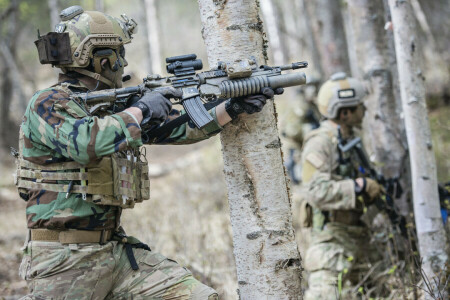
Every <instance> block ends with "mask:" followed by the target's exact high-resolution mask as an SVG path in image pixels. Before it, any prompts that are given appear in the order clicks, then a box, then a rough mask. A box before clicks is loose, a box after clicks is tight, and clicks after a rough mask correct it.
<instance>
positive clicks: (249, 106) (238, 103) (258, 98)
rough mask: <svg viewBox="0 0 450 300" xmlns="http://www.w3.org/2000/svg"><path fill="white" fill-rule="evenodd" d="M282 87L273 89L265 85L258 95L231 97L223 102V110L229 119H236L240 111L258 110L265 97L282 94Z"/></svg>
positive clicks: (261, 106) (260, 108) (262, 104)
mask: <svg viewBox="0 0 450 300" xmlns="http://www.w3.org/2000/svg"><path fill="white" fill-rule="evenodd" d="M283 92H284V89H283V88H277V89H275V90H273V89H272V88H270V87H265V88H263V89H262V90H261V93H260V94H259V95H251V96H247V97H238V98H231V99H229V100H228V101H227V102H226V103H225V110H226V111H227V113H228V114H229V115H230V117H231V119H233V120H234V119H236V118H237V117H238V115H240V114H241V113H244V112H245V113H248V114H253V113H255V112H260V111H261V110H262V109H263V107H264V105H266V101H267V99H270V98H273V96H274V95H281V94H283Z"/></svg>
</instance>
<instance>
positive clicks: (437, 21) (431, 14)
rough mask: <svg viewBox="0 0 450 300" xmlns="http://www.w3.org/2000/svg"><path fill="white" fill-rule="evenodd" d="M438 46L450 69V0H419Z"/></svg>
mask: <svg viewBox="0 0 450 300" xmlns="http://www.w3.org/2000/svg"><path fill="white" fill-rule="evenodd" d="M418 2H419V3H420V8H421V9H422V11H423V13H424V15H425V17H426V21H427V23H428V25H429V28H430V30H431V32H432V33H433V38H434V40H435V41H436V46H437V48H438V50H439V52H440V53H441V55H442V56H443V58H444V60H445V61H446V62H447V64H446V65H447V69H450V51H449V49H450V18H449V17H448V16H449V15H450V2H449V1H448V0H418Z"/></svg>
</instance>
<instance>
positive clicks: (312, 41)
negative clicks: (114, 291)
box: [296, 0, 326, 81]
mask: <svg viewBox="0 0 450 300" xmlns="http://www.w3.org/2000/svg"><path fill="white" fill-rule="evenodd" d="M296 1H297V2H298V5H299V10H298V12H299V13H300V14H301V15H302V16H303V18H301V21H302V26H303V28H304V30H305V31H306V45H307V46H306V49H305V50H306V51H309V53H310V54H311V58H312V64H311V65H310V73H313V74H314V73H316V74H314V75H315V76H318V77H319V78H320V79H321V80H322V81H325V79H326V78H325V72H324V70H323V67H322V59H321V55H320V53H319V45H318V43H319V40H318V38H319V37H318V36H317V35H316V34H313V26H312V22H313V21H312V17H311V11H310V9H309V8H310V6H311V5H307V0H296Z"/></svg>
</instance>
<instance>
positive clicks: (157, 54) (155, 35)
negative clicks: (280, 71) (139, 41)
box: [144, 0, 162, 74]
mask: <svg viewBox="0 0 450 300" xmlns="http://www.w3.org/2000/svg"><path fill="white" fill-rule="evenodd" d="M144 3H145V15H146V21H147V22H146V24H147V39H148V45H149V49H148V50H149V55H148V59H149V61H150V64H149V65H150V66H151V69H150V71H151V74H161V71H162V69H161V46H160V42H159V22H158V14H157V13H156V3H155V0H144Z"/></svg>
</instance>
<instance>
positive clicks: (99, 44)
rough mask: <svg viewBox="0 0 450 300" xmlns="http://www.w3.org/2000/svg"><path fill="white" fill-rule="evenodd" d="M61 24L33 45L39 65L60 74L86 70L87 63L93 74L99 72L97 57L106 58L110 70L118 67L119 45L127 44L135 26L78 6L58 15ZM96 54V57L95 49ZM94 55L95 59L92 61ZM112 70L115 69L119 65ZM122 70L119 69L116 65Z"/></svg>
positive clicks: (134, 30) (128, 20)
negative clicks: (51, 67)
mask: <svg viewBox="0 0 450 300" xmlns="http://www.w3.org/2000/svg"><path fill="white" fill-rule="evenodd" d="M60 18H61V22H60V23H59V24H57V25H56V26H55V32H50V33H48V34H47V35H45V36H42V37H41V36H40V37H39V39H38V40H37V41H36V42H35V44H36V46H37V48H38V52H39V59H40V62H41V63H42V64H52V65H54V66H56V67H58V68H61V69H62V70H63V71H67V70H75V71H79V70H80V69H84V68H87V67H88V66H89V65H90V64H91V63H92V65H93V67H94V70H92V71H94V72H89V73H92V74H85V75H88V76H91V77H95V74H93V73H100V72H101V68H100V63H99V60H100V58H107V59H108V60H109V62H110V64H111V68H112V69H113V70H114V65H115V64H118V65H120V64H121V63H123V62H121V61H120V59H119V55H120V52H121V51H124V50H123V49H124V48H123V45H125V44H128V43H130V42H131V39H132V34H133V33H135V32H136V31H137V30H136V29H137V28H136V26H137V23H136V22H135V21H134V20H133V19H129V18H128V17H127V16H126V15H122V20H120V19H117V18H114V17H111V16H108V15H106V14H104V13H102V12H98V11H84V10H83V8H82V7H81V6H71V7H68V8H66V9H64V10H63V11H61V14H60ZM96 49H97V50H98V49H101V50H107V51H99V53H98V54H96V55H94V53H96V51H95V50H96ZM94 56H98V58H99V59H95V57H94ZM118 65H116V66H115V67H116V68H118V67H119V66H118ZM120 67H122V66H120Z"/></svg>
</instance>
